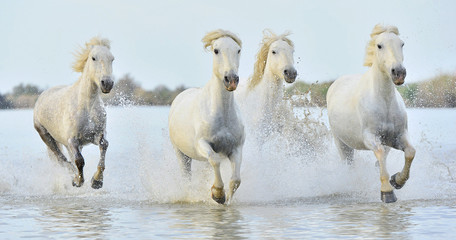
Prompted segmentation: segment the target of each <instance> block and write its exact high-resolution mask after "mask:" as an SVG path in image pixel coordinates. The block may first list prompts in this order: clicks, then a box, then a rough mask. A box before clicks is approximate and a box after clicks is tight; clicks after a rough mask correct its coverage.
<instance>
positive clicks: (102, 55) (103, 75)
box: [33, 38, 114, 189]
mask: <svg viewBox="0 0 456 240" xmlns="http://www.w3.org/2000/svg"><path fill="white" fill-rule="evenodd" d="M109 48H110V46H109V41H108V40H106V39H99V38H92V39H91V40H90V41H89V42H88V43H86V47H85V48H84V49H82V51H81V52H80V53H78V56H77V57H78V59H77V61H76V63H75V64H74V66H73V68H74V70H75V71H77V72H82V76H81V77H80V78H79V80H78V81H76V82H75V83H74V84H73V85H71V86H60V87H54V88H51V89H49V90H46V91H44V92H43V93H42V94H41V95H40V97H39V98H38V100H37V102H36V104H35V108H34V113H33V121H34V126H35V129H36V130H37V131H38V133H39V134H40V136H41V138H42V139H43V141H44V142H45V143H46V145H47V146H48V148H49V149H50V150H51V151H52V152H53V153H54V154H55V156H56V157H57V159H58V160H59V161H60V162H61V163H62V164H64V165H66V166H67V167H69V168H70V169H72V170H73V171H77V172H78V173H76V176H75V178H74V180H73V185H74V186H77V187H80V186H82V184H83V183H84V175H83V167H84V164H85V163H84V158H83V157H82V155H81V149H82V147H83V146H84V145H87V144H89V143H92V144H95V145H98V146H99V147H100V162H99V164H98V169H97V172H96V173H95V175H94V176H93V178H92V187H93V188H96V189H97V188H101V187H102V185H103V171H104V167H105V163H104V161H105V154H106V150H107V148H108V141H107V140H106V111H105V109H104V106H103V102H102V100H101V98H100V95H99V92H100V90H101V92H103V93H109V91H111V89H112V87H113V84H114V82H113V81H112V61H113V60H114V57H113V56H112V54H111V52H110V51H109ZM60 145H64V146H65V147H66V149H67V150H68V153H69V154H70V157H71V162H70V161H68V160H67V158H66V156H65V155H64V154H63V153H62V149H61V148H60ZM73 164H74V165H73ZM75 165H76V168H77V169H76V168H75Z"/></svg>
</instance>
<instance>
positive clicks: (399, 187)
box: [390, 173, 405, 189]
mask: <svg viewBox="0 0 456 240" xmlns="http://www.w3.org/2000/svg"><path fill="white" fill-rule="evenodd" d="M397 174H398V173H395V174H394V175H393V176H391V179H390V184H391V186H393V187H394V188H395V189H401V188H402V187H403V186H404V184H405V183H404V184H402V185H401V184H399V183H397V182H396V175H397Z"/></svg>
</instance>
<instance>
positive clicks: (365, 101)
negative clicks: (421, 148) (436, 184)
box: [327, 25, 415, 203]
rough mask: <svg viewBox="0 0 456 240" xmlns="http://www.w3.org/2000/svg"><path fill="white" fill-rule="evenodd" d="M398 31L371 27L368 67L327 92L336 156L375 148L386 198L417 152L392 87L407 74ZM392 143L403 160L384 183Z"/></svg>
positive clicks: (401, 182) (406, 174)
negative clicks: (402, 163) (355, 150)
mask: <svg viewBox="0 0 456 240" xmlns="http://www.w3.org/2000/svg"><path fill="white" fill-rule="evenodd" d="M398 34H399V32H398V30H397V28H396V27H392V26H389V27H383V26H381V25H377V26H375V28H374V30H373V32H372V34H371V38H372V39H371V41H370V42H369V45H368V48H367V53H366V61H365V65H366V66H370V68H369V70H368V71H367V72H366V73H365V74H363V75H350V76H343V77H341V78H339V79H337V80H336V81H335V82H334V83H333V84H332V85H331V86H330V88H329V90H328V93H327V104H328V117H329V123H330V126H331V131H332V133H333V136H334V140H335V143H336V146H337V147H338V150H339V153H340V155H341V156H342V158H343V159H345V160H347V161H348V162H349V163H351V162H352V161H353V153H354V151H353V150H354V149H359V150H372V151H373V152H374V154H375V156H376V158H377V160H378V163H379V166H380V182H381V199H382V201H384V202H387V203H388V202H395V201H396V196H395V195H394V192H393V187H395V188H396V189H400V188H402V186H403V185H404V184H405V182H406V181H407V179H408V178H409V173H410V166H411V163H412V161H413V158H414V157H415V149H414V148H413V147H412V145H411V144H410V140H409V137H408V129H407V113H406V111H405V104H404V101H403V99H402V97H401V96H400V94H399V92H398V91H397V90H396V88H395V86H394V84H396V85H401V84H402V83H404V79H405V75H406V71H405V68H404V67H403V66H402V61H403V55H402V46H403V42H402V41H401V40H400V39H399V37H398ZM390 148H395V149H399V150H402V151H404V153H405V164H404V168H403V169H402V171H401V172H399V173H396V174H394V175H393V176H391V180H390V181H389V182H388V179H389V174H388V172H387V170H386V157H387V155H388V153H389V151H390Z"/></svg>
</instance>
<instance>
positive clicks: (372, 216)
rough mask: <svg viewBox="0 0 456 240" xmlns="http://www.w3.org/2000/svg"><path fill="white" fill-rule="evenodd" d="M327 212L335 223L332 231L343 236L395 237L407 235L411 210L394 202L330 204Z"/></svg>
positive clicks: (411, 214)
mask: <svg viewBox="0 0 456 240" xmlns="http://www.w3.org/2000/svg"><path fill="white" fill-rule="evenodd" d="M329 214H331V216H333V218H331V222H333V224H335V226H336V227H335V228H333V229H332V232H333V233H334V234H336V235H344V236H364V237H375V238H388V239H396V238H400V237H404V236H407V235H406V234H407V229H408V228H409V227H410V224H411V223H410V218H411V217H413V212H412V209H411V208H410V207H407V206H402V207H397V206H396V205H394V204H389V205H385V204H383V203H378V204H366V205H364V204H361V205H359V204H358V205H352V206H343V205H335V206H331V207H330V210H329Z"/></svg>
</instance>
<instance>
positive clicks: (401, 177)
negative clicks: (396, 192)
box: [390, 135, 416, 189]
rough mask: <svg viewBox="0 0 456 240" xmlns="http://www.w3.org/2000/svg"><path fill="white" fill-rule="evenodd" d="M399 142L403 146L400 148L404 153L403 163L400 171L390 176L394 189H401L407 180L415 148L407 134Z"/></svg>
mask: <svg viewBox="0 0 456 240" xmlns="http://www.w3.org/2000/svg"><path fill="white" fill-rule="evenodd" d="M401 142H402V144H403V146H404V148H403V149H402V150H403V151H404V155H405V163H404V167H403V168H402V171H401V172H398V173H396V174H394V175H393V176H391V180H390V183H391V185H392V186H393V187H394V188H396V189H401V188H402V187H403V186H404V185H405V182H407V180H408V178H409V174H410V167H411V165H412V162H413V159H414V158H415V152H416V151H415V148H414V147H413V146H412V145H411V144H410V142H409V140H408V136H407V135H404V136H402V138H401Z"/></svg>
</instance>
